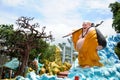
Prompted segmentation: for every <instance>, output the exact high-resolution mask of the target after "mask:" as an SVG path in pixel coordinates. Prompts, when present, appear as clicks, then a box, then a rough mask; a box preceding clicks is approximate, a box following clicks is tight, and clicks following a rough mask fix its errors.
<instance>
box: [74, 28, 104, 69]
mask: <svg viewBox="0 0 120 80" xmlns="http://www.w3.org/2000/svg"><path fill="white" fill-rule="evenodd" d="M81 35H82V29H79V30H77V31H75V32H74V33H72V40H73V44H74V48H75V49H76V50H77V51H78V52H79V53H78V63H79V65H80V66H81V67H85V66H90V67H93V66H102V64H101V63H100V62H99V60H100V57H99V55H98V53H97V46H98V39H97V34H96V30H95V28H90V29H89V30H88V32H87V34H86V35H85V37H83V38H82V37H81Z"/></svg>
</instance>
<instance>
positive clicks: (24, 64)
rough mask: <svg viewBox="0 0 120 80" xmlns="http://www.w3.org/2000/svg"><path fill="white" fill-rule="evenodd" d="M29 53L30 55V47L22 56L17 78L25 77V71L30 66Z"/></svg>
mask: <svg viewBox="0 0 120 80" xmlns="http://www.w3.org/2000/svg"><path fill="white" fill-rule="evenodd" d="M29 53H30V47H29V46H28V45H27V49H25V51H24V53H23V55H22V61H21V65H20V67H19V69H18V71H17V72H16V74H15V76H17V75H21V76H25V69H26V67H27V65H28V59H29Z"/></svg>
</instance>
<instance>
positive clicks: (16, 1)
mask: <svg viewBox="0 0 120 80" xmlns="http://www.w3.org/2000/svg"><path fill="white" fill-rule="evenodd" d="M24 2H25V0H14V1H13V0H2V3H3V4H6V5H8V6H13V7H15V6H20V5H23V4H24Z"/></svg>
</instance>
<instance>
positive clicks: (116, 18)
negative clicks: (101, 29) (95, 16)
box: [109, 2, 120, 33]
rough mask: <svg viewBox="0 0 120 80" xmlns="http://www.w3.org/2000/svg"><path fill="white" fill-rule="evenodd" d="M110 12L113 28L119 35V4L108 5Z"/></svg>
mask: <svg viewBox="0 0 120 80" xmlns="http://www.w3.org/2000/svg"><path fill="white" fill-rule="evenodd" d="M109 7H110V8H111V11H112V12H113V24H112V26H113V28H114V29H115V31H116V32H117V33H120V3H119V2H115V3H111V4H110V5H109Z"/></svg>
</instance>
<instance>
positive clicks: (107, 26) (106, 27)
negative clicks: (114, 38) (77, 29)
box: [98, 19, 116, 36]
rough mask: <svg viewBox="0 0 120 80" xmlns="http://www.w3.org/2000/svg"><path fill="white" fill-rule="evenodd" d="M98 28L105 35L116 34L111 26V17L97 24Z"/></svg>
mask: <svg viewBox="0 0 120 80" xmlns="http://www.w3.org/2000/svg"><path fill="white" fill-rule="evenodd" d="M98 29H100V31H101V32H102V33H103V34H104V35H105V36H109V35H112V34H116V32H115V30H114V29H113V28H112V19H107V20H104V22H103V24H102V25H101V26H99V27H98Z"/></svg>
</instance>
